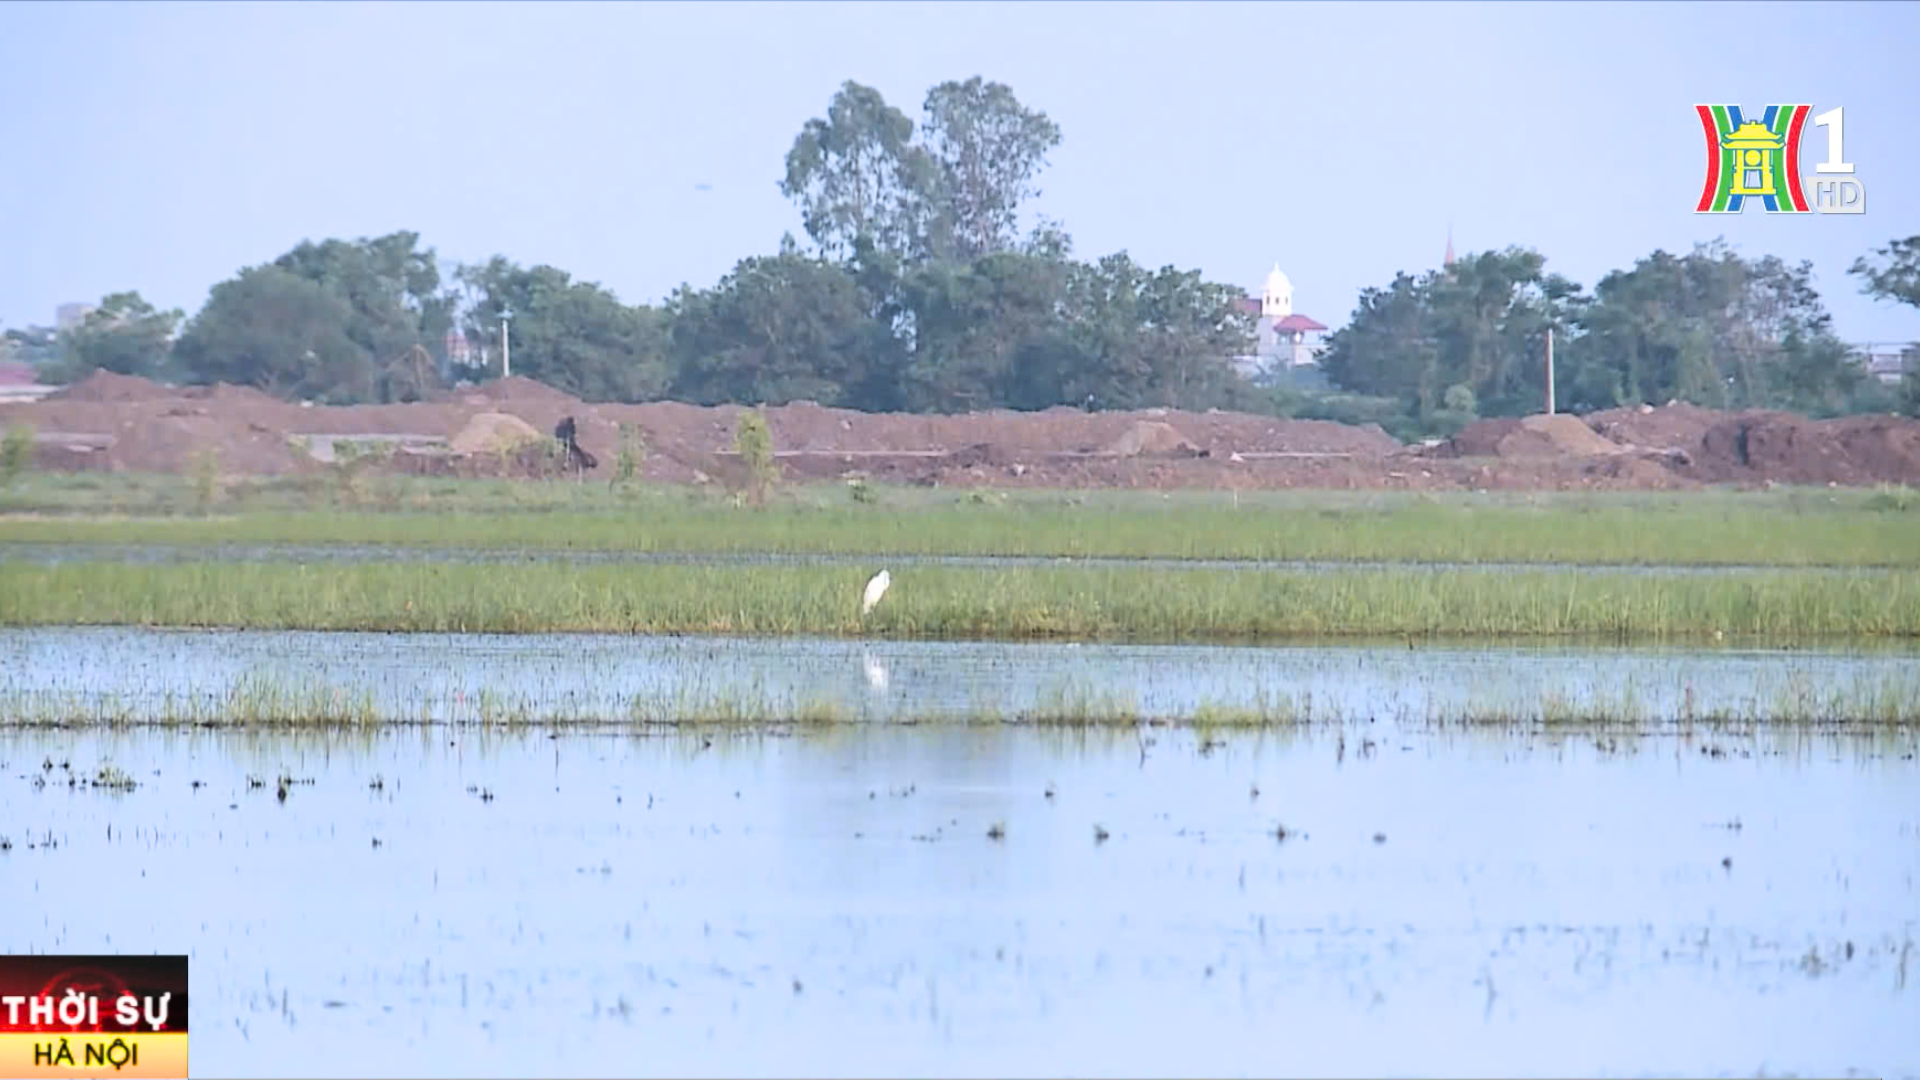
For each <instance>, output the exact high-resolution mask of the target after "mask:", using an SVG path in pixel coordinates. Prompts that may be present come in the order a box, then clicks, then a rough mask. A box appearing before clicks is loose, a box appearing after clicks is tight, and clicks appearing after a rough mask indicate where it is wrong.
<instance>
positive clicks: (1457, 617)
mask: <svg viewBox="0 0 1920 1080" xmlns="http://www.w3.org/2000/svg"><path fill="white" fill-rule="evenodd" d="M867 573H868V571H866V570H864V569H858V568H853V569H846V568H820V567H806V566H777V567H766V566H689V565H640V566H605V565H561V564H551V563H527V564H525V565H516V566H512V567H504V568H503V567H493V566H477V565H463V564H430V565H403V564H390V563H359V564H330V565H317V566H303V565H297V564H287V563H231V564H223V563H214V562H206V563H179V564H159V565H155V564H145V565H142V564H123V563H63V564H56V565H30V564H22V563H0V625H6V626H48V625H132V626H175V627H233V628H247V629H277V630H380V631H442V632H480V633H487V632H491V633H533V632H547V631H551V632H568V631H599V632H620V633H652V634H660V633H708V634H751V635H818V636H862V635H864V636H878V637H899V638H907V637H912V638H934V639H955V640H959V639H1026V638H1064V639H1080V640H1096V639H1118V638H1136V639H1158V640H1181V641H1202V640H1214V641H1219V640H1229V639H1235V640H1261V639H1284V638H1302V637H1335V636H1353V635H1405V636H1425V635H1449V636H1474V637H1484V638H1490V639H1503V638H1529V637H1562V636H1576V635H1577V636H1601V637H1608V638H1612V639H1616V640H1636V639H1661V638H1678V637H1689V636H1704V637H1708V638H1711V637H1713V636H1714V635H1716V634H1721V635H1726V636H1730V637H1731V636H1742V637H1748V636H1751V637H1765V638H1770V639H1775V640H1790V639H1795V638H1807V637H1827V636H1847V637H1855V638H1872V637H1914V636H1920V573H1916V572H1907V571H1887V572H1859V573H1834V574H1796V573H1793V572H1755V573H1751V574H1739V575H1714V576H1699V577H1695V576H1688V575H1673V576H1655V575H1645V574H1636V573H1632V572H1629V571H1619V572H1608V571H1578V570H1539V571H1530V572H1522V573H1514V572H1494V571H1487V570H1472V569H1460V570H1446V571H1422V570H1409V571H1394V570H1378V571H1348V572H1339V571H1326V572H1303V571H1269V570H1247V571H1235V572H1221V571H1216V570H1149V569H1142V568H1128V567H1111V566H1106V567H1072V568H1052V567H1019V568H1010V569H971V568H949V567H939V568H922V569H915V570H901V571H899V572H898V573H896V574H895V576H894V584H893V588H892V589H891V590H890V591H889V592H888V594H887V596H886V599H885V600H884V601H883V602H882V603H881V604H880V606H879V607H878V608H876V609H875V610H874V612H873V613H872V614H871V615H870V616H867V617H866V618H862V616H861V614H860V606H859V596H860V589H861V585H862V583H863V582H864V580H865V578H866V575H867Z"/></svg>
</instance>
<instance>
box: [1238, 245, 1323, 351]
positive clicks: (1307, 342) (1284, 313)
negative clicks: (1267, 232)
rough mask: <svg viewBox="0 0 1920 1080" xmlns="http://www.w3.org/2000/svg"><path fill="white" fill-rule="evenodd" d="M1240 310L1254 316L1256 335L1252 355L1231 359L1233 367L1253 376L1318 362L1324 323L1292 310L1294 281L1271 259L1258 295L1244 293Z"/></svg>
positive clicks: (1240, 302) (1240, 301)
mask: <svg viewBox="0 0 1920 1080" xmlns="http://www.w3.org/2000/svg"><path fill="white" fill-rule="evenodd" d="M1239 307H1240V310H1241V311H1244V312H1246V313H1247V314H1249V315H1251V316H1253V317H1254V319H1255V320H1256V328H1257V331H1258V334H1259V336H1258V338H1257V339H1256V343H1255V345H1254V352H1253V355H1251V356H1237V357H1234V359H1233V366H1234V370H1236V371H1238V372H1239V373H1240V374H1242V375H1245V376H1247V377H1248V378H1253V377H1255V376H1257V375H1263V374H1268V373H1271V372H1275V371H1279V370H1282V369H1286V368H1299V367H1310V366H1312V365H1315V364H1318V363H1319V362H1320V350H1321V348H1323V347H1324V346H1325V344H1326V342H1325V339H1324V338H1322V336H1321V335H1323V334H1325V333H1326V332H1327V325H1326V324H1325V323H1323V322H1321V321H1319V320H1318V319H1315V318H1313V317H1312V316H1310V315H1304V314H1301V313H1300V312H1297V311H1295V310H1293V282H1292V281H1291V280H1289V279H1288V278H1287V275H1286V274H1284V273H1282V272H1281V271H1280V264H1279V263H1277V262H1276V263H1274V264H1273V269H1272V270H1270V271H1268V273H1267V283H1266V286H1265V287H1264V288H1263V289H1261V292H1260V295H1259V296H1258V297H1254V296H1243V297H1241V298H1240V300H1239Z"/></svg>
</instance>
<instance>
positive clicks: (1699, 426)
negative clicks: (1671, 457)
mask: <svg viewBox="0 0 1920 1080" xmlns="http://www.w3.org/2000/svg"><path fill="white" fill-rule="evenodd" d="M1726 417H1727V414H1726V413H1722V412H1716V411H1715V410H1713V409H1703V408H1701V407H1700V406H1698V405H1693V404H1689V403H1688V402H1684V401H1670V402H1668V403H1667V404H1665V405H1661V406H1659V407H1655V406H1652V405H1624V406H1621V407H1620V408H1617V409H1606V410H1604V411H1602V412H1596V413H1589V414H1587V416H1586V418H1585V419H1586V421H1587V426H1588V427H1590V428H1592V429H1593V430H1594V431H1596V432H1598V433H1599V434H1601V435H1604V436H1606V437H1607V438H1609V439H1611V440H1613V441H1614V442H1617V443H1620V444H1621V445H1623V446H1638V447H1644V448H1646V449H1649V450H1667V449H1673V450H1684V451H1686V452H1687V453H1688V454H1692V453H1693V452H1694V451H1696V450H1698V449H1699V447H1700V440H1701V439H1702V438H1703V437H1704V436H1705V435H1706V433H1707V429H1708V428H1711V427H1713V426H1714V425H1715V424H1718V423H1719V422H1721V421H1722V420H1725V419H1726Z"/></svg>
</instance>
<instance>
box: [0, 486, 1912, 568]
mask: <svg viewBox="0 0 1920 1080" xmlns="http://www.w3.org/2000/svg"><path fill="white" fill-rule="evenodd" d="M395 482H396V483H399V482H401V481H400V480H399V479H398V478H395ZM422 483H423V484H427V483H429V482H422ZM434 483H438V484H441V485H445V484H446V483H448V482H445V481H441V482H434ZM453 483H457V484H473V485H484V484H486V483H487V482H483V481H457V482H453ZM604 487H605V485H569V484H545V485H533V486H526V485H522V486H521V487H515V486H513V485H510V484H506V483H505V482H496V483H494V485H493V486H492V487H490V488H487V490H490V491H491V490H495V489H498V490H499V491H501V492H504V493H506V494H502V495H500V496H499V498H498V499H497V500H491V501H490V500H489V499H487V498H482V497H478V496H473V495H470V494H468V495H442V496H435V495H432V494H430V493H431V492H433V491H436V490H438V489H437V488H435V487H431V486H422V487H420V488H419V490H418V491H417V492H416V493H415V494H414V495H411V496H408V497H406V498H404V499H401V500H399V504H400V505H403V506H406V507H409V508H410V509H408V510H404V511H389V512H379V511H365V510H353V509H325V510H315V509H300V508H297V507H293V506H283V505H280V504H278V503H272V502H265V503H263V502H259V501H255V502H252V503H246V504H242V505H239V506H232V507H229V506H223V507H221V508H219V510H220V511H221V512H222V516H214V517H207V516H199V515H197V514H187V513H186V512H185V511H184V510H182V511H175V512H173V513H172V514H171V515H170V516H160V517H153V516H148V517H124V516H121V517H115V518H101V517H78V516H62V515H72V514H76V513H85V512H88V511H89V509H91V511H92V512H96V513H97V512H98V511H99V510H101V509H102V508H103V507H102V506H99V505H92V506H91V507H89V504H87V503H85V502H75V503H72V504H68V503H58V504H57V505H56V506H55V507H54V508H53V510H54V515H53V516H40V517H29V516H23V515H22V514H19V513H15V514H13V515H12V516H0V543H7V542H33V543H46V544H89V543H95V544H105V543H112V544H172V545H189V546H195V545H211V544H276V543H298V544H303V545H314V544H320V545H353V546H368V545H371V546H381V545H390V546H398V547H414V548H442V549H444V548H466V549H484V550H501V549H509V550H526V551H561V550H576V551H613V552H642V553H674V554H699V553H729V554H744V553H756V554H786V555H805V554H843V555H844V554H873V555H970V556H983V555H1024V556H1042V557H1052V556H1059V557H1117V558H1175V559H1260V560H1325V561H1353V560H1365V561H1388V562H1394V561H1402V562H1470V563H1471V562H1530V563H1579V564H1590V565H1698V566H1713V565H1719V566H1726V565H1767V566H1782V567H1791V566H1886V567H1916V568H1920V512H1911V511H1909V510H1907V509H1905V507H1907V505H1908V504H1907V503H1906V502H1902V501H1900V500H1898V499H1893V498H1890V497H1889V496H1888V495H1887V493H1886V492H1884V491H1882V492H1865V491H1861V492H1854V491H1849V492H1829V491H1827V490H1825V489H1820V490H1819V491H1813V492H1805V491H1794V492H1786V493H1781V492H1755V493H1735V492H1693V493H1687V494H1685V495H1671V494H1650V493H1633V494H1625V495H1623V494H1620V493H1587V494H1571V493H1560V494H1540V495H1513V494H1509V495H1474V494H1470V493H1451V494H1442V495H1405V494H1392V493H1356V492H1259V493H1244V494H1240V495H1236V494H1234V493H1231V492H1198V491H1195V492H1174V493H1167V494H1166V495H1164V496H1162V495H1158V494H1155V493H1138V492H1075V493H1066V492H1058V491H1054V492H1032V491H1029V492H1015V493H1008V495H1006V496H1005V497H1002V496H1000V495H995V496H993V497H982V496H981V494H980V493H978V492H974V493H969V494H964V495H957V496H956V495H954V494H951V493H945V492H940V493H930V492H921V491H900V490H888V491H886V492H885V493H884V494H873V493H874V492H876V491H879V489H878V488H876V487H873V486H863V487H861V488H859V489H858V491H859V492H866V493H867V494H866V495H865V496H862V495H860V494H858V493H856V494H854V495H849V494H848V491H849V490H852V489H846V488H845V487H844V486H843V485H837V486H835V487H834V488H833V489H832V490H830V491H827V492H825V493H820V492H816V491H812V490H809V489H801V490H800V491H799V492H797V493H792V492H790V493H788V495H787V496H786V497H785V498H784V499H783V500H781V501H778V502H776V503H774V504H772V505H769V506H766V507H761V508H739V507H734V506H730V505H728V504H726V503H724V502H720V501H718V500H716V499H715V498H714V497H713V496H712V495H711V494H709V493H706V492H704V491H675V490H661V489H654V490H649V491H646V492H644V493H642V494H640V495H636V496H633V497H632V498H627V499H624V500H621V501H608V500H607V498H606V497H605V496H604V495H590V494H582V493H581V491H577V490H575V489H583V488H584V489H591V490H592V491H596V492H597V491H600V489H602V488H604ZM522 488H525V490H522ZM509 496H511V497H509ZM182 497H183V498H184V499H186V500H188V501H187V503H186V504H185V505H186V506H188V507H192V506H198V505H199V504H198V503H195V502H193V501H192V499H193V496H191V495H190V494H189V495H183V496H182ZM36 505H39V504H37V503H31V502H29V503H22V502H21V501H20V500H19V498H18V497H12V498H11V501H9V497H6V496H4V495H3V494H0V507H10V508H12V509H14V510H16V511H19V510H25V509H27V508H28V507H30V506H36Z"/></svg>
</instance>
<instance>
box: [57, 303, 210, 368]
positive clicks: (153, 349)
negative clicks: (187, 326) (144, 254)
mask: <svg viewBox="0 0 1920 1080" xmlns="http://www.w3.org/2000/svg"><path fill="white" fill-rule="evenodd" d="M185 318H186V313H185V312H183V311H180V310H179V309H177V308H175V309H169V310H166V311H161V310H159V309H158V308H155V307H154V306H153V305H152V304H150V303H148V302H147V301H146V300H145V299H144V298H142V297H141V295H140V294H139V293H138V292H118V293H112V294H109V295H108V296H105V297H103V298H101V300H100V304H99V306H98V307H96V308H94V310H92V311H90V312H88V313H87V317H86V319H85V320H83V321H82V322H81V323H80V325H79V326H76V327H73V328H72V329H70V330H67V331H65V332H63V333H61V334H60V335H59V353H60V359H59V362H58V370H57V372H56V377H57V378H58V379H61V380H68V381H70V380H73V379H79V378H84V377H85V376H86V375H88V374H90V373H92V372H94V371H96V370H99V371H112V372H116V373H118V374H121V375H144V376H148V377H156V376H159V375H161V374H162V373H163V370H164V368H165V366H166V363H167V356H168V353H169V351H170V350H171V349H172V347H173V335H174V332H175V331H176V330H177V329H179V326H180V322H181V320H183V319H185Z"/></svg>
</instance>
